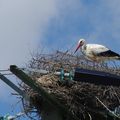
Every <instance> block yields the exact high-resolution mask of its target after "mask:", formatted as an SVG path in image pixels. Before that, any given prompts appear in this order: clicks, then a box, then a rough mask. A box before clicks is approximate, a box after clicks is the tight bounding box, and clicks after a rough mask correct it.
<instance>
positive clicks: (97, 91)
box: [22, 51, 120, 119]
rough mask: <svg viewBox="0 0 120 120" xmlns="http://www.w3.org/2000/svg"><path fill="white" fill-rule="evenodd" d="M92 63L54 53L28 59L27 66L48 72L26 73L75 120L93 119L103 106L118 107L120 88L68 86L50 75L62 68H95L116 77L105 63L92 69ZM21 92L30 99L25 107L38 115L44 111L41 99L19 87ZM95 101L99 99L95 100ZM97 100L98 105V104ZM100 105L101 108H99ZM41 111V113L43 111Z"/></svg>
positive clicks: (66, 54)
mask: <svg viewBox="0 0 120 120" xmlns="http://www.w3.org/2000/svg"><path fill="white" fill-rule="evenodd" d="M92 65H93V63H91V62H89V61H86V60H85V59H84V58H83V56H73V55H71V54H68V53H67V52H66V53H62V52H59V51H57V52H55V53H54V54H37V55H35V56H33V57H32V59H31V61H30V63H29V65H28V67H29V68H34V69H39V70H40V69H44V70H47V71H49V72H50V73H49V74H47V75H42V74H40V73H38V72H34V73H33V72H32V73H30V75H31V77H32V78H34V79H36V82H37V84H38V85H40V86H42V87H43V88H44V89H45V90H46V91H47V92H48V93H49V94H50V95H53V96H54V97H55V98H56V99H57V100H58V102H60V103H61V104H62V105H64V106H65V107H67V108H68V109H69V111H70V112H71V113H72V114H73V116H76V117H78V118H79V119H87V117H88V116H89V118H91V117H92V118H93V119H96V116H95V114H94V113H97V112H98V113H99V111H105V110H106V108H105V106H106V107H107V108H108V109H110V110H112V111H113V110H114V109H115V108H116V107H118V106H119V104H120V89H119V87H114V86H104V85H95V84H90V83H83V82H77V81H75V82H73V83H72V84H68V83H67V82H66V84H61V82H59V80H60V78H59V77H58V76H55V75H54V74H53V73H54V72H55V71H59V70H60V68H63V69H64V70H65V71H66V72H69V71H70V70H73V69H74V68H76V67H81V68H87V69H93V70H95V69H97V70H99V71H107V72H110V73H114V74H117V75H119V70H118V68H115V67H113V68H111V67H109V66H108V65H107V64H100V65H99V66H92ZM22 87H23V88H24V90H25V91H26V92H28V94H29V95H30V96H31V98H32V99H31V101H30V102H29V105H28V102H25V103H24V105H25V107H26V108H25V109H27V107H34V108H36V110H37V114H38V115H41V114H42V111H44V110H45V109H44V108H43V107H44V105H43V104H44V100H43V99H42V96H39V95H38V94H37V93H35V92H34V91H32V90H31V89H30V88H29V87H26V86H24V85H22ZM98 99H99V100H98ZM100 101H101V102H100ZM101 103H103V104H104V105H105V106H104V105H102V104H101ZM44 112H45V111H44Z"/></svg>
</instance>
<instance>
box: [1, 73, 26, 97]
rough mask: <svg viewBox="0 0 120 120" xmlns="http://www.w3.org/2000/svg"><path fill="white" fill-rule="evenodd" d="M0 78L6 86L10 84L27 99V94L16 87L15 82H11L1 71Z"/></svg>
mask: <svg viewBox="0 0 120 120" xmlns="http://www.w3.org/2000/svg"><path fill="white" fill-rule="evenodd" d="M0 79H1V80H2V81H3V82H5V83H6V84H7V85H8V86H10V87H11V88H12V89H13V90H15V91H16V92H18V93H19V94H20V95H21V96H23V97H24V98H26V99H28V96H27V95H26V94H25V93H24V92H23V91H22V90H21V89H20V88H19V87H17V86H16V85H15V84H13V83H12V82H11V81H10V80H9V79H8V78H6V77H5V76H4V75H2V74H1V73H0Z"/></svg>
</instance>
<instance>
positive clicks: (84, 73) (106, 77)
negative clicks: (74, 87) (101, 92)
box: [74, 68, 120, 86]
mask: <svg viewBox="0 0 120 120" xmlns="http://www.w3.org/2000/svg"><path fill="white" fill-rule="evenodd" d="M74 80H75V81H81V82H88V83H94V84H97V85H113V86H120V76H117V75H114V74H110V73H107V72H100V71H95V70H87V69H82V68H76V69H75V75H74Z"/></svg>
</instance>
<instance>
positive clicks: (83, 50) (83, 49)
mask: <svg viewBox="0 0 120 120" xmlns="http://www.w3.org/2000/svg"><path fill="white" fill-rule="evenodd" d="M86 48H87V46H86V44H84V45H83V46H82V47H81V52H82V53H83V54H85V52H86Z"/></svg>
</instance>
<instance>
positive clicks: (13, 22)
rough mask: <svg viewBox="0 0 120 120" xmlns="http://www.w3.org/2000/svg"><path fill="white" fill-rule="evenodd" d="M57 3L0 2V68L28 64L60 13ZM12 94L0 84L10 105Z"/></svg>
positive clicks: (41, 0)
mask: <svg viewBox="0 0 120 120" xmlns="http://www.w3.org/2000/svg"><path fill="white" fill-rule="evenodd" d="M56 4H57V3H56V0H0V56H1V57H0V69H6V68H8V67H9V65H10V64H17V65H18V66H21V65H23V64H24V63H27V61H28V60H29V59H30V51H34V50H35V49H36V48H37V47H39V46H40V45H41V42H42V37H43V34H44V31H45V29H46V27H47V25H48V24H49V21H50V20H51V19H52V18H53V17H54V16H56V14H57V8H56ZM39 44H40V45H39ZM11 80H12V81H13V82H15V80H14V78H12V79H11ZM11 92H13V91H11V88H9V87H8V86H7V85H5V84H4V83H3V82H0V101H4V102H10V100H9V101H8V98H9V97H10V93H11ZM13 103H14V102H13Z"/></svg>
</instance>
